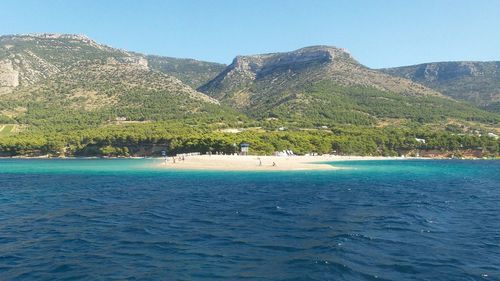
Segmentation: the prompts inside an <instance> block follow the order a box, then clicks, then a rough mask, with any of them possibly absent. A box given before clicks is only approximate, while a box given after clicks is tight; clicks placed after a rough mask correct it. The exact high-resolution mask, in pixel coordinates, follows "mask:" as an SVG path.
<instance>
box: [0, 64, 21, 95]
mask: <svg viewBox="0 0 500 281" xmlns="http://www.w3.org/2000/svg"><path fill="white" fill-rule="evenodd" d="M18 85H19V71H17V70H15V69H14V66H13V65H12V62H11V61H10V60H6V59H5V60H1V61H0V94H2V93H6V92H10V91H11V90H12V89H13V88H15V87H17V86H18Z"/></svg>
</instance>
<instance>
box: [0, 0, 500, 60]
mask: <svg viewBox="0 0 500 281" xmlns="http://www.w3.org/2000/svg"><path fill="white" fill-rule="evenodd" d="M33 32H47V33H49V32H50V33H77V34H86V35H88V36H89V37H91V38H93V39H95V40H96V41H98V42H102V43H105V44H108V45H111V46H113V47H118V48H122V49H127V50H133V51H138V52H142V53H147V54H158V55H166V56H174V57H190V58H196V59H201V60H208V61H217V62H223V63H229V62H231V60H232V59H233V57H234V56H236V55H239V54H257V53H265V52H275V51H289V50H294V49H297V48H301V47H304V46H309V45H318V44H322V45H334V46H338V47H344V48H347V49H348V50H350V51H351V53H352V54H353V55H354V56H355V57H356V58H357V59H358V60H359V61H360V62H362V63H363V64H365V65H368V66H370V67H374V68H377V67H387V66H399V65H407V64H416V63H422V62H429V61H447V60H500V1H497V0H469V1H465V0H379V1H376V0H345V1H336V0H323V1H321V0H301V1H299V0H288V1H285V0H252V1H251V0H247V1H243V0H177V1H167V0H164V1H155V0H150V1H148V0H134V1H130V0H120V1H118V0H114V1H113V0H65V1H63V0H31V1H28V0H26V1H23V0H16V1H14V0H12V1H2V3H1V5H0V34H18V33H33Z"/></svg>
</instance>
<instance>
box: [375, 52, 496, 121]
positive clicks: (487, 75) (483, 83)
mask: <svg viewBox="0 0 500 281" xmlns="http://www.w3.org/2000/svg"><path fill="white" fill-rule="evenodd" d="M380 71H382V72H384V73H387V74H390V75H394V76H398V77H404V78H407V79H411V80H412V81H415V82H417V83H421V84H423V85H426V86H427V87H430V88H433V89H435V90H437V91H440V92H442V93H443V94H444V95H447V96H450V97H452V98H454V99H458V100H464V101H467V102H470V103H473V104H475V105H477V106H480V107H483V108H485V109H490V110H491V111H493V112H497V113H500V61H443V62H429V63H422V64H417V65H409V66H400V67H393V68H383V69H380Z"/></svg>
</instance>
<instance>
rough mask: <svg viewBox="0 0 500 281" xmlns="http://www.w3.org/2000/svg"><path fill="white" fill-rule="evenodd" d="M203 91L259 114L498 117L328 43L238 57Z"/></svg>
mask: <svg viewBox="0 0 500 281" xmlns="http://www.w3.org/2000/svg"><path fill="white" fill-rule="evenodd" d="M198 90H199V91H201V92H204V93H206V94H207V95H209V96H211V97H213V98H215V99H217V100H220V101H221V102H222V103H224V104H227V105H230V106H232V107H235V108H238V109H240V110H242V111H243V112H245V113H247V114H249V115H250V116H253V117H256V118H259V119H265V118H278V119H285V120H289V121H294V120H295V121H296V120H300V121H310V122H312V123H325V122H332V121H333V122H337V123H348V124H375V123H377V122H378V121H380V120H381V119H383V118H397V119H412V120H418V121H423V122H437V121H440V120H441V121H442V120H443V118H444V119H446V118H457V119H461V120H480V121H482V122H483V121H484V122H496V121H497V120H498V116H497V115H493V114H488V113H485V112H483V111H481V110H479V109H477V108H475V107H473V106H469V105H467V104H464V103H460V102H456V101H454V100H451V99H449V98H447V97H445V96H443V95H441V94H440V93H439V92H437V91H435V90H432V89H430V88H427V87H425V86H422V85H420V84H417V83H415V82H413V81H411V80H409V79H405V78H399V77H394V76H391V75H388V74H385V73H383V72H380V71H377V70H373V69H369V68H367V67H365V66H363V65H362V64H360V63H359V62H357V61H356V60H355V59H354V58H353V57H352V56H351V54H349V53H348V52H347V51H346V50H345V49H339V48H335V47H328V46H313V47H307V48H303V49H299V50H296V51H292V52H286V53H272V54H263V55H253V56H238V57H236V58H235V59H234V61H233V62H232V63H231V65H229V66H228V67H226V68H225V69H224V70H223V71H222V72H221V73H220V74H219V75H218V76H217V77H215V78H214V79H213V80H211V81H209V82H208V83H206V84H205V85H203V86H201V87H200V88H198Z"/></svg>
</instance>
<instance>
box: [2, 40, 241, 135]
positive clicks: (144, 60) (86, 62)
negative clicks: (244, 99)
mask: <svg viewBox="0 0 500 281" xmlns="http://www.w3.org/2000/svg"><path fill="white" fill-rule="evenodd" d="M191 69H194V66H193V67H192V68H191ZM201 72H202V71H200V73H201ZM178 73H181V71H178ZM0 85H1V86H2V87H1V88H0V89H1V91H2V92H1V93H0V106H1V107H0V120H2V119H3V120H5V119H9V120H11V121H12V120H13V121H17V122H19V123H22V124H28V125H50V124H52V125H55V124H61V125H63V124H75V125H76V124H81V123H85V124H93V125H96V124H101V123H103V122H106V121H110V120H115V119H117V118H118V119H120V120H128V121H155V120H170V119H183V118H212V117H213V118H216V119H217V117H223V116H226V117H228V116H233V115H234V116H236V115H237V114H236V113H235V112H234V111H232V110H230V109H228V108H225V107H223V106H220V105H219V102H218V101H217V100H215V99H213V98H210V97H208V96H206V95H205V94H203V93H200V92H197V91H196V90H194V89H193V88H192V87H190V86H189V85H186V84H184V83H183V82H182V81H180V80H179V79H177V78H175V77H174V76H171V75H168V74H165V73H163V72H160V71H157V70H155V69H154V68H152V67H150V66H149V63H148V57H146V56H144V55H141V54H135V53H131V52H126V51H123V50H119V49H114V48H111V47H108V46H105V45H101V44H98V43H96V42H95V41H93V40H91V39H88V38H87V37H85V36H80V35H56V34H34V35H22V36H2V37H0ZM4 123H6V122H5V121H4Z"/></svg>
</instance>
